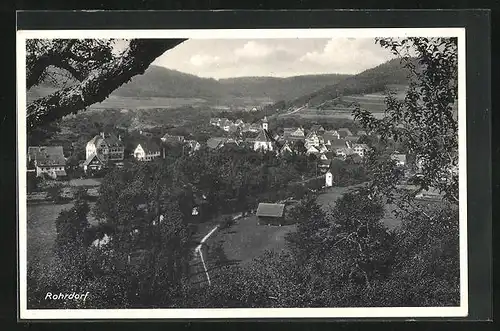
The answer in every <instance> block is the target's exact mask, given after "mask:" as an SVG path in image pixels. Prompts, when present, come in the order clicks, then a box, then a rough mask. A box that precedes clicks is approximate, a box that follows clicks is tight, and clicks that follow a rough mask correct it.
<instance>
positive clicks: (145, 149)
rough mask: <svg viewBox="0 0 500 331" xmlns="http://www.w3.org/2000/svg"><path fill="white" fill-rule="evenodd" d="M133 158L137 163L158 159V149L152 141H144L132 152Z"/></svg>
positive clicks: (159, 153)
mask: <svg viewBox="0 0 500 331" xmlns="http://www.w3.org/2000/svg"><path fill="white" fill-rule="evenodd" d="M133 155H134V158H135V159H136V160H138V161H152V160H154V159H156V158H158V157H160V155H161V152H160V147H159V146H158V145H157V144H156V143H155V142H154V141H152V140H144V141H142V142H140V143H139V144H137V147H136V148H135V149H134V152H133Z"/></svg>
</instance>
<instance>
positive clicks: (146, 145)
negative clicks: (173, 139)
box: [137, 140, 160, 154]
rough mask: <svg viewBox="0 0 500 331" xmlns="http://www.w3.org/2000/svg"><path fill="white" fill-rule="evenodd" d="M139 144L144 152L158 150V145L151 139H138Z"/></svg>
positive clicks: (148, 152) (156, 151)
mask: <svg viewBox="0 0 500 331" xmlns="http://www.w3.org/2000/svg"><path fill="white" fill-rule="evenodd" d="M139 145H140V146H141V147H142V149H143V150H144V153H146V154H155V153H158V152H159V151H160V147H159V146H158V145H157V144H156V143H155V142H154V141H152V140H143V141H140V142H139V143H138V144H137V146H139Z"/></svg>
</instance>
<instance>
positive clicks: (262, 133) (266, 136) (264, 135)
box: [254, 129, 274, 142]
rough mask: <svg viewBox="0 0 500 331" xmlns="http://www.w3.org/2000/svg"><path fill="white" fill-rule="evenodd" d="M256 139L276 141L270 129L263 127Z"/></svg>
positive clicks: (257, 140) (258, 140)
mask: <svg viewBox="0 0 500 331" xmlns="http://www.w3.org/2000/svg"><path fill="white" fill-rule="evenodd" d="M254 141H256V142H274V139H273V137H271V135H270V134H269V131H267V130H264V129H262V130H261V131H260V133H259V135H258V136H257V138H255V140H254Z"/></svg>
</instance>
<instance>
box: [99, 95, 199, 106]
mask: <svg viewBox="0 0 500 331" xmlns="http://www.w3.org/2000/svg"><path fill="white" fill-rule="evenodd" d="M205 103H206V100H205V99H199V98H165V97H148V98H140V97H122V96H114V95H111V96H109V97H108V98H107V99H106V100H104V101H103V102H101V103H96V104H93V105H92V106H90V109H109V108H113V109H151V108H178V107H183V106H191V105H193V106H194V105H202V104H205Z"/></svg>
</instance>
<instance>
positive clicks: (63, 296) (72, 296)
mask: <svg viewBox="0 0 500 331" xmlns="http://www.w3.org/2000/svg"><path fill="white" fill-rule="evenodd" d="M88 295H89V292H87V293H85V294H83V293H76V292H73V293H59V294H57V293H56V294H52V293H51V292H47V294H46V295H45V300H83V302H85V300H86V299H87V296H88Z"/></svg>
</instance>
